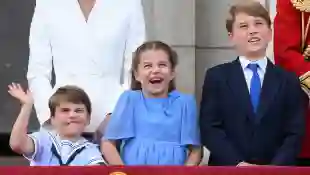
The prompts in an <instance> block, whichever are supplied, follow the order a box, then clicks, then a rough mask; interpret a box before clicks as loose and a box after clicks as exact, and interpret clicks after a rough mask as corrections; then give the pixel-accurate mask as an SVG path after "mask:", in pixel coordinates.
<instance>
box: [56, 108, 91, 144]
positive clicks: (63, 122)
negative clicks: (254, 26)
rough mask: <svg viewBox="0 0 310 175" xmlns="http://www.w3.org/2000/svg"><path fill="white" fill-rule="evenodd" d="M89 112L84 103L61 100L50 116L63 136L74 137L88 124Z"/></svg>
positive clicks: (79, 134)
mask: <svg viewBox="0 0 310 175" xmlns="http://www.w3.org/2000/svg"><path fill="white" fill-rule="evenodd" d="M89 119H90V118H89V114H88V112H87V109H86V107H85V105H84V104H75V103H71V102H62V103H60V104H59V105H58V106H56V108H55V114H54V116H53V117H52V118H51V121H52V125H53V127H54V128H55V129H56V131H57V132H58V133H59V135H60V136H62V137H63V138H67V139H70V138H76V137H79V136H81V134H82V133H83V132H84V129H85V127H86V126H87V125H88V124H89V122H90V120H89Z"/></svg>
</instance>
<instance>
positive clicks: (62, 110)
mask: <svg viewBox="0 0 310 175" xmlns="http://www.w3.org/2000/svg"><path fill="white" fill-rule="evenodd" d="M68 111H70V109H68V108H62V109H61V112H68Z"/></svg>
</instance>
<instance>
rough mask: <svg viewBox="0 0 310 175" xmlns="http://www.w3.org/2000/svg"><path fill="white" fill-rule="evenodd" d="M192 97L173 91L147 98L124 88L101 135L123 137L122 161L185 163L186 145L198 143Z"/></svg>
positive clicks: (109, 138)
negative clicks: (165, 94)
mask: <svg viewBox="0 0 310 175" xmlns="http://www.w3.org/2000/svg"><path fill="white" fill-rule="evenodd" d="M199 137H200V136H199V130H198V119H197V107H196V102H195V98H194V97H193V96H190V95H185V94H182V93H180V92H178V91H176V90H175V91H172V92H171V93H169V95H168V97H167V98H146V97H145V96H144V95H143V93H142V92H141V91H132V90H129V91H125V92H124V93H123V94H122V95H121V97H120V99H119V101H118V103H117V105H116V107H115V110H114V111H113V113H112V116H111V119H110V121H109V123H108V126H107V128H106V130H105V135H104V137H103V138H102V139H108V140H122V148H121V157H122V160H123V161H124V163H125V165H184V163H185V161H186V158H187V146H188V145H197V146H198V145H200V139H199Z"/></svg>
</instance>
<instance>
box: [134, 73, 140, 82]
mask: <svg viewBox="0 0 310 175" xmlns="http://www.w3.org/2000/svg"><path fill="white" fill-rule="evenodd" d="M133 76H134V78H135V79H136V80H137V81H139V75H138V72H137V71H133Z"/></svg>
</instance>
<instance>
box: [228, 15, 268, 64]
mask: <svg viewBox="0 0 310 175" xmlns="http://www.w3.org/2000/svg"><path fill="white" fill-rule="evenodd" d="M229 36H230V39H231V41H232V43H233V44H234V46H235V48H236V49H237V51H238V52H239V54H240V55H242V56H246V57H247V58H249V59H256V58H261V57H264V56H265V54H266V49H267V46H268V43H269V42H270V41H271V39H272V30H271V28H270V27H269V25H268V23H267V21H266V20H264V19H263V18H262V17H255V16H250V15H248V14H247V13H243V12H240V13H237V14H236V15H235V21H234V23H233V25H232V32H231V33H229Z"/></svg>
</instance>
